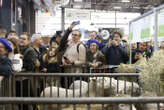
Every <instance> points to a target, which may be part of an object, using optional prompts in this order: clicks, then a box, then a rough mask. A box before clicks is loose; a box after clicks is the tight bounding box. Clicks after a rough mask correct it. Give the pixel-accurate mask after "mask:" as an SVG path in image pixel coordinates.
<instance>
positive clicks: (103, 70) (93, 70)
mask: <svg viewBox="0 0 164 110" xmlns="http://www.w3.org/2000/svg"><path fill="white" fill-rule="evenodd" d="M118 66H119V65H104V66H101V67H98V68H93V67H91V68H90V71H89V72H90V73H111V72H112V73H113V72H114V69H115V68H117V67H118Z"/></svg>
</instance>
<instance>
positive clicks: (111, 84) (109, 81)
mask: <svg viewBox="0 0 164 110" xmlns="http://www.w3.org/2000/svg"><path fill="white" fill-rule="evenodd" d="M95 80H97V82H99V83H97V84H98V86H101V85H102V84H103V83H104V93H108V95H109V96H111V95H115V94H117V92H118V93H120V94H123V93H124V92H125V81H122V80H119V81H118V84H119V88H117V80H115V79H114V78H108V77H104V78H102V77H97V78H96V79H95ZM103 81H104V82H103ZM117 89H118V90H117ZM138 90H139V85H138V84H137V83H133V92H134V95H136V96H138V95H139V94H138V92H139V91H138ZM109 91H110V92H109ZM131 92H132V82H128V81H126V93H127V94H130V93H131ZM109 93H110V94H109Z"/></svg>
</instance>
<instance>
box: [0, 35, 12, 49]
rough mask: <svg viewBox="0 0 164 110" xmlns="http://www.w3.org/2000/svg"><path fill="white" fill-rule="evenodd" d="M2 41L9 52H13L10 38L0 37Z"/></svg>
mask: <svg viewBox="0 0 164 110" xmlns="http://www.w3.org/2000/svg"><path fill="white" fill-rule="evenodd" d="M0 43H2V44H3V45H4V46H5V48H6V49H7V50H8V51H9V52H12V47H11V44H10V43H9V41H8V40H6V39H4V38H0Z"/></svg>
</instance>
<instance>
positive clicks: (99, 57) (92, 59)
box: [86, 51, 105, 66]
mask: <svg viewBox="0 0 164 110" xmlns="http://www.w3.org/2000/svg"><path fill="white" fill-rule="evenodd" d="M96 62H101V63H102V65H103V64H105V56H104V55H103V54H102V53H101V52H100V51H97V52H96V53H94V54H93V53H91V51H88V52H87V58H86V64H87V66H89V64H90V63H96ZM99 66H101V65H99Z"/></svg>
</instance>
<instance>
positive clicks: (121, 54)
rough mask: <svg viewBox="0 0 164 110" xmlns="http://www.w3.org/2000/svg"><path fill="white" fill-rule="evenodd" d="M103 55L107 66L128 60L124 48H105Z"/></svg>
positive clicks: (119, 46)
mask: <svg viewBox="0 0 164 110" xmlns="http://www.w3.org/2000/svg"><path fill="white" fill-rule="evenodd" d="M104 55H105V57H106V60H107V64H108V65H119V64H120V63H126V62H127V61H128V60H129V58H128V54H127V51H126V48H124V47H122V46H121V45H118V46H110V47H105V49H104Z"/></svg>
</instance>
